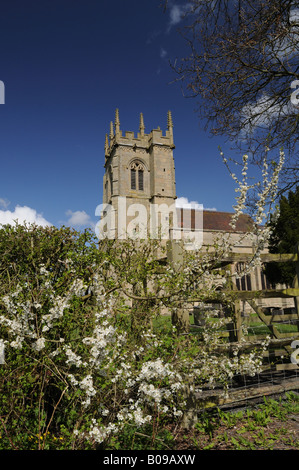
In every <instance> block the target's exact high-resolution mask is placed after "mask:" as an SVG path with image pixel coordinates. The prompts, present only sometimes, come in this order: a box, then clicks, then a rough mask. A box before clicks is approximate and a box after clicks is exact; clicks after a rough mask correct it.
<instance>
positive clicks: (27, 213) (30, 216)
mask: <svg viewBox="0 0 299 470" xmlns="http://www.w3.org/2000/svg"><path fill="white" fill-rule="evenodd" d="M4 201H5V200H4ZM6 203H7V201H6ZM2 207H3V205H2ZM16 221H17V222H18V223H19V224H21V225H23V224H24V223H28V224H36V225H40V226H42V227H50V226H51V225H52V224H51V223H50V222H48V221H47V220H46V219H45V218H44V217H43V216H42V214H38V213H37V212H36V210H35V209H32V208H31V207H27V206H16V207H15V210H14V211H9V210H0V225H6V224H9V225H15V224H16Z"/></svg>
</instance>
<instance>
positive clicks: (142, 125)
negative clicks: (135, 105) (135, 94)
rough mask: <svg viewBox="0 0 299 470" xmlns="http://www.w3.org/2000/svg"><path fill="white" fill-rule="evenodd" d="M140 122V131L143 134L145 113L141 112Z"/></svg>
mask: <svg viewBox="0 0 299 470" xmlns="http://www.w3.org/2000/svg"><path fill="white" fill-rule="evenodd" d="M139 122H140V124H139V131H140V134H141V135H144V129H145V127H144V120H143V113H140V121H139Z"/></svg>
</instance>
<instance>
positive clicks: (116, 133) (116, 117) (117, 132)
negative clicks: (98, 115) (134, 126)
mask: <svg viewBox="0 0 299 470" xmlns="http://www.w3.org/2000/svg"><path fill="white" fill-rule="evenodd" d="M119 126H120V122H119V111H118V109H116V110H115V135H118V134H119V132H120V128H119Z"/></svg>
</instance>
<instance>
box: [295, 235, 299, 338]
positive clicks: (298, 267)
mask: <svg viewBox="0 0 299 470" xmlns="http://www.w3.org/2000/svg"><path fill="white" fill-rule="evenodd" d="M295 253H296V255H297V256H298V257H299V242H297V244H296V246H295ZM295 267H296V274H295V279H294V287H295V289H296V288H299V260H297V261H296V263H295ZM294 302H295V308H296V313H297V316H298V318H299V297H294ZM297 328H298V330H299V323H297Z"/></svg>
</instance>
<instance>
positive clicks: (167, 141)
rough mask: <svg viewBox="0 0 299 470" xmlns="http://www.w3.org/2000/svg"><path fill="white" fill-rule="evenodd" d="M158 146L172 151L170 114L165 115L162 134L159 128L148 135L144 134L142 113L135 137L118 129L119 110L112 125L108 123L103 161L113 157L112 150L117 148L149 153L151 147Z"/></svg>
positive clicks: (132, 133) (129, 132) (130, 132)
mask: <svg viewBox="0 0 299 470" xmlns="http://www.w3.org/2000/svg"><path fill="white" fill-rule="evenodd" d="M155 145H158V146H164V147H168V148H170V149H174V148H175V146H174V143H173V122H172V115H171V112H170V111H168V113H167V129H166V131H165V133H164V134H163V132H162V130H161V129H160V127H158V128H157V129H153V130H152V131H151V132H150V133H149V134H146V133H145V125H144V118H143V113H140V117H139V132H138V133H137V135H136V136H135V134H134V132H133V131H125V132H124V134H123V132H122V130H121V129H120V119H119V110H118V109H116V111H115V120H114V123H113V122H112V121H111V122H110V132H109V136H108V134H106V136H105V160H106V161H107V159H109V157H110V156H112V155H113V153H114V150H115V149H116V148H117V147H119V146H127V147H132V149H133V150H134V149H137V148H138V149H145V150H146V151H148V152H150V151H151V147H153V146H155Z"/></svg>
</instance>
